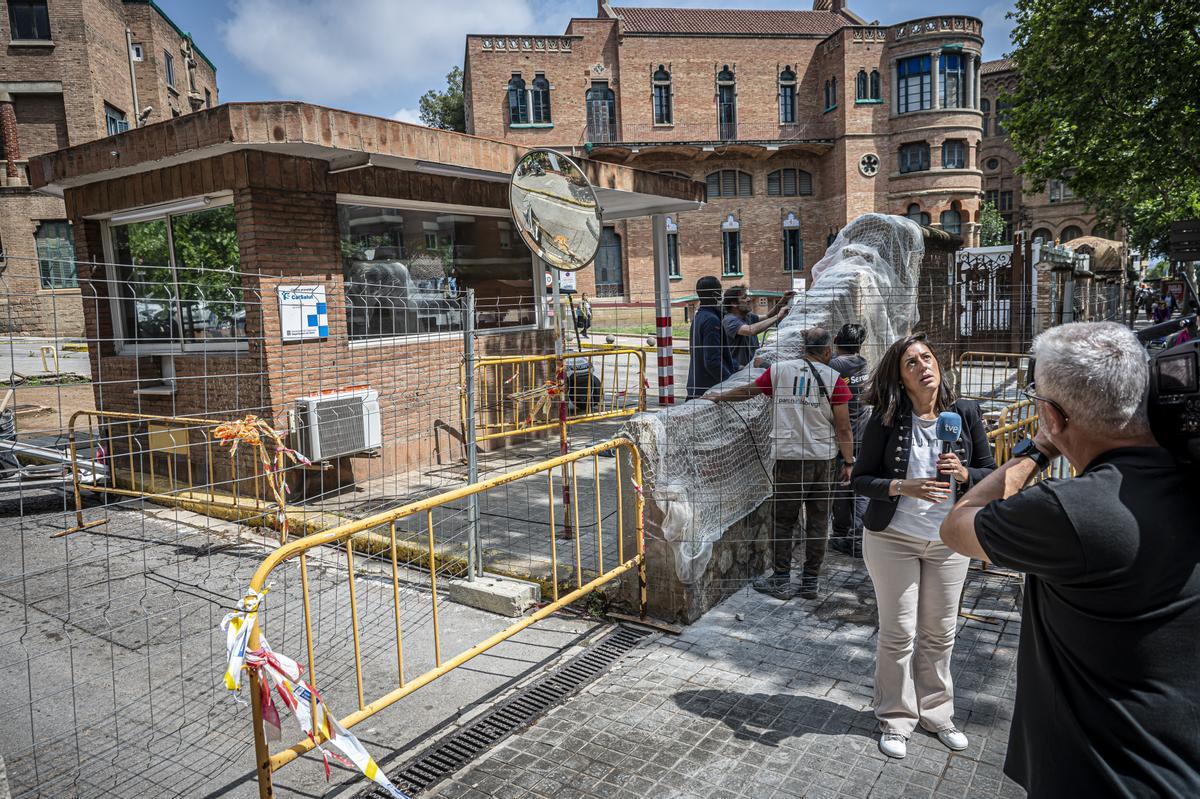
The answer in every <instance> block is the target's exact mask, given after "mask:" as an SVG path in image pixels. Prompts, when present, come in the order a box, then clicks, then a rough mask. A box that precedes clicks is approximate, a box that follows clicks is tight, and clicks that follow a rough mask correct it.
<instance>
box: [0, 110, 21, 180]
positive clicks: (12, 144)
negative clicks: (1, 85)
mask: <svg viewBox="0 0 1200 799" xmlns="http://www.w3.org/2000/svg"><path fill="white" fill-rule="evenodd" d="M0 139H2V140H3V141H4V164H5V167H4V174H5V176H6V177H7V178H8V179H9V182H10V183H11V182H12V181H13V178H16V177H18V176H19V175H20V172H19V171H18V170H17V161H19V160H21V143H20V142H19V141H18V140H17V112H16V111H15V110H14V109H13V98H12V95H11V94H9V93H8V92H0Z"/></svg>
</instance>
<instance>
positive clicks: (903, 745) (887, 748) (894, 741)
mask: <svg viewBox="0 0 1200 799" xmlns="http://www.w3.org/2000/svg"><path fill="white" fill-rule="evenodd" d="M960 734H961V733H960ZM879 751H880V752H883V753H884V754H885V755H887V756H888V757H894V758H896V759H900V758H902V757H904V756H905V755H907V754H908V739H907V738H905V737H904V736H903V735H901V734H900V733H898V732H885V733H884V734H883V735H881V736H879Z"/></svg>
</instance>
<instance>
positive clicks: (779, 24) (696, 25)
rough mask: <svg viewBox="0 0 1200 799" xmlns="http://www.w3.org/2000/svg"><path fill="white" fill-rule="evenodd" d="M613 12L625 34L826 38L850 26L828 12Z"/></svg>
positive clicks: (618, 10)
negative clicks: (818, 36)
mask: <svg viewBox="0 0 1200 799" xmlns="http://www.w3.org/2000/svg"><path fill="white" fill-rule="evenodd" d="M613 12H614V13H615V14H616V15H617V16H619V17H621V19H622V20H624V23H625V24H624V28H625V32H626V33H667V34H669V33H691V34H697V33H699V34H714V35H755V36H770V35H772V34H775V35H785V36H795V35H798V34H800V35H803V34H809V35H813V34H816V35H822V36H824V35H828V34H830V33H833V32H835V31H838V30H840V29H841V28H843V27H845V26H846V25H848V24H851V23H850V20H848V19H846V18H845V17H843V16H842V15H841V14H834V13H833V12H830V11H751V10H747V9H734V8H634V7H628V6H622V7H620V8H614V9H613Z"/></svg>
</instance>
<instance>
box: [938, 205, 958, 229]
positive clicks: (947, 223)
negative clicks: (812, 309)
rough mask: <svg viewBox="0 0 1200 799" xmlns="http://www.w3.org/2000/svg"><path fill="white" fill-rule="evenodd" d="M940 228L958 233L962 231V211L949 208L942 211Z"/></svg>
mask: <svg viewBox="0 0 1200 799" xmlns="http://www.w3.org/2000/svg"><path fill="white" fill-rule="evenodd" d="M941 221H942V230H944V231H946V232H947V233H953V234H955V235H958V234H959V233H962V212H961V211H958V210H955V209H953V208H951V209H950V210H949V211H942V220H941Z"/></svg>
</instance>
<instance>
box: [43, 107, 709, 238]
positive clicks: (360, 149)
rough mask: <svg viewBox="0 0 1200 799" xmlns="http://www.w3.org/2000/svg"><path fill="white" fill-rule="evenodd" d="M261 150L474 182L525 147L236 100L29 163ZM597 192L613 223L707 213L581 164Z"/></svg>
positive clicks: (48, 169)
mask: <svg viewBox="0 0 1200 799" xmlns="http://www.w3.org/2000/svg"><path fill="white" fill-rule="evenodd" d="M246 149H254V150H264V151H269V152H275V153H283V154H287V155H293V156H298V157H303V158H313V159H320V160H324V161H327V162H329V165H330V166H329V168H330V170H331V172H332V171H335V170H339V171H340V170H351V169H359V168H365V167H380V168H387V169H399V170H406V171H414V172H422V173H426V174H435V175H443V176H447V177H452V178H461V179H464V180H471V181H484V182H507V181H508V179H509V175H510V174H511V173H512V170H513V168H514V167H515V166H516V163H517V160H518V159H519V158H520V157H521V155H522V154H523V153H524V152H525V148H522V147H516V146H514V145H511V144H507V143H505V142H498V141H493V140H490V139H481V138H477V137H475V136H467V135H465V134H462V133H454V132H451V131H444V130H435V129H433V128H426V127H422V126H420V125H411V124H407V123H404V122H397V121H395V120H390V119H383V118H381V117H373V116H367V115H364V114H355V113H351V112H348V111H339V110H336V109H332V108H325V107H323V106H316V105H309V104H307V103H298V102H263V103H231V104H228V105H221V106H217V107H216V108H212V109H208V110H206V111H201V112H199V113H195V114H188V115H186V116H182V117H177V118H175V119H171V120H167V121H164V122H160V123H157V124H154V125H148V126H146V127H144V128H134V129H132V130H129V131H127V132H125V133H120V134H117V135H115V136H109V137H108V138H105V139H100V140H98V141H93V142H88V143H86V144H80V145H76V146H74V147H69V148H66V149H64V150H58V151H56V152H52V153H48V154H46V155H42V156H38V157H36V158H34V159H31V160H30V163H29V178H30V184H31V185H32V186H33V187H34V188H35V189H39V190H40V191H42V192H44V193H47V194H53V195H56V196H60V197H61V196H63V193H64V191H65V190H66V189H69V188H75V187H78V186H84V185H87V184H89V183H95V182H98V181H105V180H111V179H113V178H118V177H123V176H127V175H133V174H138V173H142V172H148V171H151V170H155V169H161V168H164V167H168V166H174V165H176V164H181V163H187V162H189V161H196V160H200V159H204V158H210V157H212V156H215V155H220V154H223V153H228V152H233V151H236V150H246ZM577 160H578V161H579V163H580V166H581V167H582V168H583V170H584V172H586V173H587V175H588V177H589V178H590V179H591V181H592V184H593V185H594V186H595V187H596V195H597V198H598V200H599V201H600V206H601V212H602V215H603V217H604V219H606V220H615V219H628V218H632V217H639V216H649V215H651V214H667V213H679V212H682V211H691V210H695V209H698V208H700V207H701V206H702V205H703V204H704V200H705V186H704V184H703V183H700V182H698V181H692V180H686V179H684V178H678V177H672V176H668V175H660V174H657V173H653V172H644V171H641V170H637V169H631V168H630V167H627V166H621V165H619V164H611V163H604V162H600V161H592V160H587V159H577Z"/></svg>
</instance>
